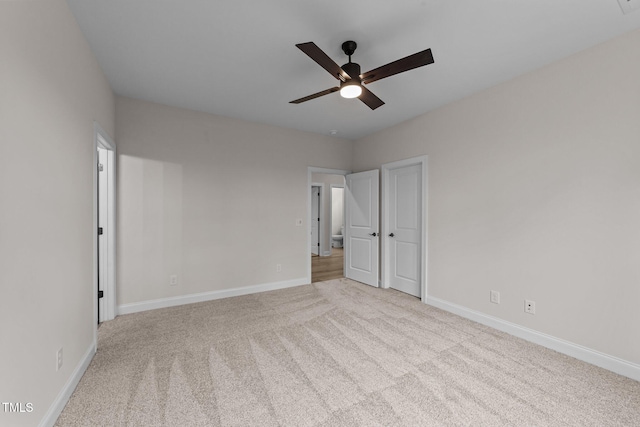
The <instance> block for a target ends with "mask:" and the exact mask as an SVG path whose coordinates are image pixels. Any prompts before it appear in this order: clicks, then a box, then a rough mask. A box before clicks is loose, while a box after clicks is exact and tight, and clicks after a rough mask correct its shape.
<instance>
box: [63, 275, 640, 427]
mask: <svg viewBox="0 0 640 427" xmlns="http://www.w3.org/2000/svg"><path fill="white" fill-rule="evenodd" d="M56 425H57V426H126V425H128V426H249V425H254V426H278V425H281V426H360V425H361V426H375V425H382V426H401V425H406V426H419V425H421V426H432V425H433V426H441V425H450V426H453V425H455V426H640V383H639V382H637V381H633V380H631V379H628V378H625V377H622V376H619V375H616V374H614V373H612V372H609V371H606V370H604V369H600V368H597V367H595V366H592V365H589V364H586V363H583V362H580V361H578V360H575V359H572V358H570V357H568V356H564V355H562V354H559V353H556V352H554V351H551V350H548V349H545V348H543V347H540V346H537V345H534V344H531V343H528V342H526V341H523V340H520V339H517V338H514V337H512V336H510V335H507V334H504V333H502V332H498V331H496V330H493V329H491V328H488V327H485V326H482V325H479V324H477V323H474V322H471V321H468V320H466V319H463V318H460V317H458V316H455V315H453V314H449V313H447V312H444V311H442V310H438V309H436V308H433V307H430V306H427V305H424V304H422V303H420V302H419V301H418V300H417V299H415V298H413V297H410V296H408V295H405V294H402V293H400V292H396V291H393V290H382V289H376V288H372V287H369V286H366V285H362V284H359V283H356V282H353V281H350V280H348V279H338V280H333V281H329V282H319V283H315V284H313V285H306V286H300V287H296V288H290V289H284V290H279V291H273V292H266V293H262V294H256V295H248V296H242V297H235V298H228V299H223V300H217V301H211V302H206V303H199V304H192V305H188V306H181V307H175V308H167V309H161V310H154V311H149V312H144V313H138V314H132V315H127V316H120V317H118V318H116V319H115V320H113V321H111V322H108V323H105V324H103V325H102V326H101V327H100V330H99V348H98V352H97V354H96V355H95V357H94V359H93V361H92V362H91V365H90V366H89V368H88V370H87V372H86V374H85V375H84V377H83V378H82V380H81V381H80V383H79V385H78V387H77V389H76V391H75V393H74V394H73V396H72V397H71V400H70V401H69V403H68V404H67V406H66V408H65V409H64V411H63V412H62V415H61V416H60V418H59V419H58V422H57V424H56Z"/></svg>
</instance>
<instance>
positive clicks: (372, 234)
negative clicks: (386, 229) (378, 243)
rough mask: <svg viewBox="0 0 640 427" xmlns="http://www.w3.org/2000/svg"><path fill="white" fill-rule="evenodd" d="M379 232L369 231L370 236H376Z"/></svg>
mask: <svg viewBox="0 0 640 427" xmlns="http://www.w3.org/2000/svg"><path fill="white" fill-rule="evenodd" d="M377 235H378V234H377V233H376V232H375V231H374V232H373V233H369V236H373V237H376V236H377Z"/></svg>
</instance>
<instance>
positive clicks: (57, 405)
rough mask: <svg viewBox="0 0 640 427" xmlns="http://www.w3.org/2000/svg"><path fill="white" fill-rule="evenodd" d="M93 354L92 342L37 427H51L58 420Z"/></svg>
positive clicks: (94, 351)
mask: <svg viewBox="0 0 640 427" xmlns="http://www.w3.org/2000/svg"><path fill="white" fill-rule="evenodd" d="M95 354H96V343H95V342H92V343H91V345H90V346H89V349H88V350H87V352H86V353H85V354H84V356H83V357H82V359H80V363H78V366H76V369H74V371H73V373H72V374H71V376H70V377H69V379H68V380H67V382H66V384H65V385H64V387H62V390H60V393H58V397H56V400H54V401H53V403H52V404H51V406H50V407H49V409H48V410H47V413H46V414H45V415H44V417H43V418H42V420H41V421H40V424H38V426H39V427H53V425H54V424H55V423H56V421H57V420H58V417H59V416H60V414H61V413H62V410H63V409H64V407H65V406H66V404H67V402H68V401H69V399H70V398H71V395H72V394H73V391H74V390H75V389H76V387H77V386H78V383H79V382H80V379H81V378H82V376H83V375H84V373H85V371H86V370H87V368H88V367H89V363H91V359H93V356H94V355H95Z"/></svg>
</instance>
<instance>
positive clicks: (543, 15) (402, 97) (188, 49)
mask: <svg viewBox="0 0 640 427" xmlns="http://www.w3.org/2000/svg"><path fill="white" fill-rule="evenodd" d="M632 1H634V2H635V1H636V0H632ZM68 3H69V5H70V7H71V10H72V11H73V13H74V14H75V16H76V18H77V20H78V23H79V24H80V27H81V28H82V31H83V33H84V34H85V36H86V37H87V39H88V41H89V44H90V45H91V49H92V50H93V52H94V54H95V55H96V57H97V58H98V61H99V63H100V66H101V67H102V70H103V71H104V73H105V74H106V76H107V78H108V80H109V82H110V84H111V87H112V88H113V90H114V91H115V92H116V93H117V94H118V95H124V96H128V97H132V98H138V99H144V100H149V101H153V102H159V103H162V104H167V105H172V106H176V107H182V108H189V109H194V110H199V111H204V112H209V113H213V114H219V115H222V116H227V117H235V118H241V119H246V120H251V121H255V122H261V123H268V124H272V125H277V126H284V127H288V128H294V129H301V130H305V131H309V132H316V133H321V134H330V132H331V130H334V129H335V130H337V131H338V133H337V136H339V137H343V138H348V139H358V138H361V137H363V136H366V135H368V134H370V133H373V132H375V131H377V130H380V129H383V128H386V127H389V126H392V125H394V124H397V123H400V122H402V121H405V120H407V119H410V118H412V117H415V116H418V115H420V114H423V113H425V112H427V111H430V110H432V109H434V108H437V107H440V106H442V105H444V104H447V103H450V102H452V101H454V100H457V99H460V98H463V97H465V96H468V95H470V94H472V93H474V92H477V91H480V90H482V89H484V88H487V87H490V86H494V85H496V84H498V83H500V82H503V81H506V80H509V79H511V78H513V77H515V76H518V75H520V74H523V73H526V72H528V71H531V70H534V69H537V68H540V67H542V66H544V65H546V64H549V63H551V62H554V61H557V60H559V59H561V58H564V57H566V56H569V55H571V54H573V53H576V52H578V51H580V50H583V49H586V48H588V47H591V46H594V45H596V44H598V43H601V42H603V41H606V40H608V39H611V38H613V37H615V36H617V35H620V34H622V33H625V32H628V31H630V30H633V29H637V28H640V11H635V12H633V13H629V14H626V15H625V14H623V13H622V10H621V8H620V6H619V4H618V2H617V0H485V1H478V0H458V1H452V0H422V1H421V0H394V1H382V0H367V1H364V0H269V1H264V0H182V1H178V0H68ZM345 40H355V41H356V42H357V43H358V49H357V51H356V53H355V54H354V56H353V58H352V59H353V61H354V62H357V63H359V64H360V65H361V66H362V71H368V70H370V69H372V68H375V67H378V66H380V65H383V64H386V63H388V62H391V61H394V60H396V59H399V58H402V57H405V56H407V55H410V54H413V53H415V52H418V51H420V50H423V49H426V48H431V49H432V52H433V56H434V59H435V63H434V64H431V65H428V66H426V67H422V68H418V69H415V70H412V71H408V72H406V73H403V74H398V75H395V76H392V77H389V78H387V79H384V80H381V81H378V82H374V83H372V84H371V85H369V86H368V88H369V89H370V90H371V91H372V92H374V93H375V94H376V95H377V96H378V97H380V98H381V99H382V100H383V101H385V102H386V105H383V106H382V107H380V108H378V109H377V110H375V111H371V110H370V109H369V108H368V107H367V106H365V105H364V104H363V103H362V102H360V101H359V100H348V99H343V98H341V97H340V96H339V94H337V93H334V94H331V95H327V96H324V97H321V98H318V99H315V100H312V101H308V102H306V103H303V104H299V105H295V104H289V101H291V100H293V99H297V98H300V97H303V96H306V95H310V94H312V93H315V92H318V91H320V90H324V89H328V88H330V87H332V86H335V85H337V80H335V79H334V78H332V77H331V76H330V75H329V73H327V72H326V71H325V70H324V69H322V68H321V67H320V66H319V65H318V64H316V63H315V62H314V61H313V60H311V59H310V58H309V57H307V56H306V55H305V54H304V53H302V52H301V51H300V50H298V49H297V48H296V47H295V44H296V43H302V42H307V41H313V42H315V43H316V44H317V45H318V46H319V47H320V48H321V49H323V50H324V51H325V52H326V53H327V54H328V55H329V56H330V57H331V58H332V59H334V61H336V62H337V63H338V64H339V65H341V64H343V63H345V62H347V57H346V56H345V55H344V53H343V52H342V50H341V49H340V46H341V44H342V42H344V41H345ZM639 48H640V47H639Z"/></svg>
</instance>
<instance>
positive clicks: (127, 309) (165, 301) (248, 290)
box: [118, 277, 309, 315]
mask: <svg viewBox="0 0 640 427" xmlns="http://www.w3.org/2000/svg"><path fill="white" fill-rule="evenodd" d="M308 283H309V281H308V280H307V279H306V278H304V277H303V278H299V279H292V280H287V281H284V282H272V283H263V284H260V285H253V286H245V287H242V288H233V289H223V290H220V291H211V292H202V293H198V294H189V295H180V296H176V297H169V298H160V299H155V300H150V301H140V302H133V303H130V304H123V305H119V306H118V314H119V315H120V314H131V313H138V312H140V311H147V310H155V309H157V308H167V307H175V306H178V305H184V304H193V303H196V302H204V301H211V300H216V299H221V298H229V297H237V296H241V295H249V294H256V293H259V292H267V291H275V290H277V289H284V288H292V287H294V286H301V285H306V284H308Z"/></svg>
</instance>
